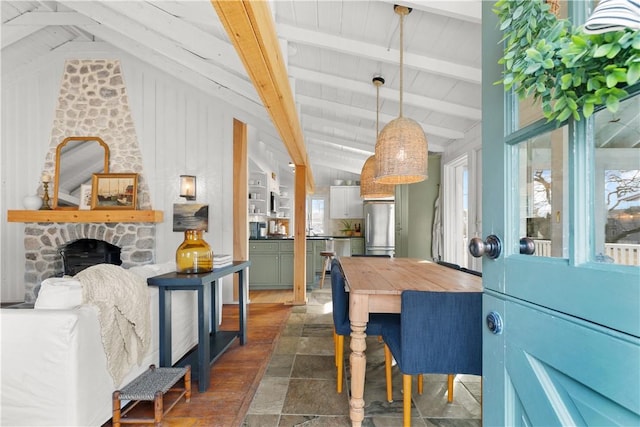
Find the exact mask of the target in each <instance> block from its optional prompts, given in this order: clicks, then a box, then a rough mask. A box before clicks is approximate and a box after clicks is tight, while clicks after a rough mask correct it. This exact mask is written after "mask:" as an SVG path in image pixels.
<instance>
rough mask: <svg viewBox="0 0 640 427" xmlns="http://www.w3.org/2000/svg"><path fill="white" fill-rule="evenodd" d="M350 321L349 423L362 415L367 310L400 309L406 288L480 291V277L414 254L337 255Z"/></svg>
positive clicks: (356, 426) (358, 422)
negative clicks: (412, 255)
mask: <svg viewBox="0 0 640 427" xmlns="http://www.w3.org/2000/svg"><path fill="white" fill-rule="evenodd" d="M339 262H340V267H341V268H342V272H343V274H344V277H345V283H346V287H347V291H348V292H349V319H350V321H351V355H350V356H349V362H350V364H351V401H350V410H349V417H350V418H351V425H352V426H354V427H360V426H361V425H362V420H363V419H364V379H365V371H366V367H367V366H366V364H367V358H366V355H365V351H366V349H367V344H366V341H365V338H366V334H365V332H364V331H365V329H366V328H367V322H368V321H369V314H370V313H400V311H401V304H400V295H401V294H402V292H403V291H406V290H416V291H435V292H482V278H481V277H478V276H475V275H473V274H469V273H467V272H464V271H461V270H457V269H453V268H450V267H445V266H443V265H440V264H437V263H435V262H432V261H426V260H422V259H416V258H384V257H340V258H339Z"/></svg>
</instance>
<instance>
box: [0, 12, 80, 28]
mask: <svg viewBox="0 0 640 427" xmlns="http://www.w3.org/2000/svg"><path fill="white" fill-rule="evenodd" d="M91 23H92V19H91V18H89V17H87V16H84V15H82V14H80V13H78V12H38V11H34V12H26V13H23V14H22V15H18V16H16V17H15V18H14V19H12V20H10V21H7V22H3V23H2V26H3V27H4V26H5V25H6V26H8V27H14V26H35V27H40V28H42V27H46V26H50V25H87V24H91Z"/></svg>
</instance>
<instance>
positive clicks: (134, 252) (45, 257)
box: [24, 223, 156, 302]
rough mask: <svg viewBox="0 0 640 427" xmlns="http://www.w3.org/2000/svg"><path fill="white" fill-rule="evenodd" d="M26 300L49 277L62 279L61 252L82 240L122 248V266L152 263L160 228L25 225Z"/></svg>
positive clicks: (140, 225)
mask: <svg viewBox="0 0 640 427" xmlns="http://www.w3.org/2000/svg"><path fill="white" fill-rule="evenodd" d="M24 232H25V238H24V246H25V258H26V262H25V301H27V302H33V301H35V297H36V295H35V289H36V287H37V286H38V285H39V284H40V283H41V282H42V281H43V280H44V279H46V278H49V277H54V276H62V274H63V265H62V256H61V254H60V250H61V249H62V248H64V246H65V245H66V244H68V243H71V242H74V241H76V240H78V239H96V240H102V241H105V242H107V243H110V244H112V245H114V246H118V247H119V248H120V250H121V253H120V258H121V259H122V267H124V268H129V267H133V266H136V265H144V264H149V263H152V262H153V260H154V259H155V247H156V244H155V241H156V227H155V224H153V223H51V224H48V223H28V224H25V229H24Z"/></svg>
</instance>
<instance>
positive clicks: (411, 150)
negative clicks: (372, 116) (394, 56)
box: [375, 5, 427, 184]
mask: <svg viewBox="0 0 640 427" xmlns="http://www.w3.org/2000/svg"><path fill="white" fill-rule="evenodd" d="M394 10H395V12H396V13H397V14H398V15H400V115H399V116H398V118H396V119H394V120H392V121H391V122H389V123H388V124H387V125H386V126H385V127H384V128H383V129H382V131H381V132H380V135H379V136H378V142H377V143H376V154H375V160H376V170H377V174H376V182H377V183H380V184H412V183H414V182H420V181H424V180H425V179H427V138H426V137H425V135H424V131H423V130H422V126H420V125H419V124H418V123H417V122H416V121H415V120H412V119H408V118H406V117H402V84H403V81H402V78H403V76H402V62H403V52H402V50H403V38H404V25H403V23H404V19H403V18H404V16H405V15H408V14H409V12H411V9H409V8H408V7H404V6H398V5H395V6H394Z"/></svg>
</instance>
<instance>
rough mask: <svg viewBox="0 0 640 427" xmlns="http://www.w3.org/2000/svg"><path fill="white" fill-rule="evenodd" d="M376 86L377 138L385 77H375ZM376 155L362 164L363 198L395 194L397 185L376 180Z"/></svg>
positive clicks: (384, 196) (361, 186) (361, 185)
mask: <svg viewBox="0 0 640 427" xmlns="http://www.w3.org/2000/svg"><path fill="white" fill-rule="evenodd" d="M373 84H374V85H375V86H376V138H377V137H378V115H379V108H380V86H382V85H383V84H384V79H383V78H382V77H380V76H377V77H374V78H373ZM375 157H376V156H375V155H373V156H371V157H369V158H368V159H367V160H366V161H365V162H364V166H362V172H360V197H361V198H363V199H382V198H387V197H393V196H395V186H394V185H391V184H379V183H377V182H375V181H374V179H375V177H376V159H375Z"/></svg>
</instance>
